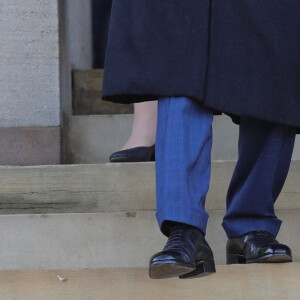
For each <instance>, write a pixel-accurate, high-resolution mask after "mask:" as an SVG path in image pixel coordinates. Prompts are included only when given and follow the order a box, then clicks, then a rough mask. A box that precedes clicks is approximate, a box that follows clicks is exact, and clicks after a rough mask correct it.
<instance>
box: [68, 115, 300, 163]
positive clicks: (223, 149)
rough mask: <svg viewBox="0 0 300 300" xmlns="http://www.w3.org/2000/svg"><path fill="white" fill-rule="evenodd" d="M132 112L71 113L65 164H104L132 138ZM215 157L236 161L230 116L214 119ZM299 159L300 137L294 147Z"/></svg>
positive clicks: (235, 139)
mask: <svg viewBox="0 0 300 300" xmlns="http://www.w3.org/2000/svg"><path fill="white" fill-rule="evenodd" d="M132 123H133V115H101V116H97V115H92V116H70V117H68V119H67V120H66V124H67V126H66V133H65V136H66V143H67V145H68V147H67V149H66V161H65V162H66V163H75V164H76V163H105V162H108V161H109V156H110V155H111V154H112V153H113V152H116V151H119V149H121V148H122V147H123V145H124V144H125V143H126V141H127V140H128V138H129V137H130V134H131V130H132ZM213 130H214V137H213V148H212V159H213V160H236V159H237V157H238V151H237V146H238V134H239V133H238V132H239V127H238V126H237V125H235V124H234V123H232V121H231V119H230V118H229V117H228V116H225V115H223V116H216V117H215V118H214V121H213ZM293 159H294V160H299V159H300V138H299V137H297V139H296V144H295V148H294V155H293Z"/></svg>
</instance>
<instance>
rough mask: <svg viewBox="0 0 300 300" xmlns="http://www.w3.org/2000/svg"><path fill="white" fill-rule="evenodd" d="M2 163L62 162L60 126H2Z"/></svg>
mask: <svg viewBox="0 0 300 300" xmlns="http://www.w3.org/2000/svg"><path fill="white" fill-rule="evenodd" d="M0 141H1V147H0V165H11V166H32V165H51V164H59V163H60V127H16V128H7V127H5V128H0Z"/></svg>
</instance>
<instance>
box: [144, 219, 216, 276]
mask: <svg viewBox="0 0 300 300" xmlns="http://www.w3.org/2000/svg"><path fill="white" fill-rule="evenodd" d="M215 272H216V269H215V262H214V257H213V253H212V250H211V249H210V247H209V245H208V243H207V242H206V240H205V238H204V235H203V234H202V232H201V231H200V230H198V229H196V228H194V227H192V226H189V225H185V224H183V225H182V226H180V227H178V228H176V229H174V230H173V231H172V232H171V234H170V236H169V239H168V242H167V244H166V246H165V247H164V249H163V250H162V251H161V252H159V253H156V254H154V255H153V256H152V257H151V259H150V266H149V276H150V278H152V279H163V278H171V277H179V278H180V279H185V278H196V277H200V276H206V275H210V274H213V273H215Z"/></svg>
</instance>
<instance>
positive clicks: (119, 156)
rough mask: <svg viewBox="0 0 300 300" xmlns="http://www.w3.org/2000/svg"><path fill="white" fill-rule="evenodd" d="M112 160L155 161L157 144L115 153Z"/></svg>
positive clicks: (111, 157)
mask: <svg viewBox="0 0 300 300" xmlns="http://www.w3.org/2000/svg"><path fill="white" fill-rule="evenodd" d="M109 159H110V162H113V163H114V162H145V161H155V145H153V146H151V147H136V148H131V149H126V150H122V151H118V152H115V153H113V154H112V155H111V156H110V158H109Z"/></svg>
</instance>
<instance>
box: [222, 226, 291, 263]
mask: <svg viewBox="0 0 300 300" xmlns="http://www.w3.org/2000/svg"><path fill="white" fill-rule="evenodd" d="M226 252H227V264H228V265H230V264H251V263H282V262H291V261H293V258H292V251H291V249H290V248H289V247H288V246H286V245H283V244H280V243H279V242H278V241H277V240H276V239H275V237H274V236H273V235H272V234H271V233H269V232H266V231H251V232H248V233H247V234H245V235H242V236H240V237H236V238H231V239H229V240H228V242H227V247H226Z"/></svg>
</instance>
